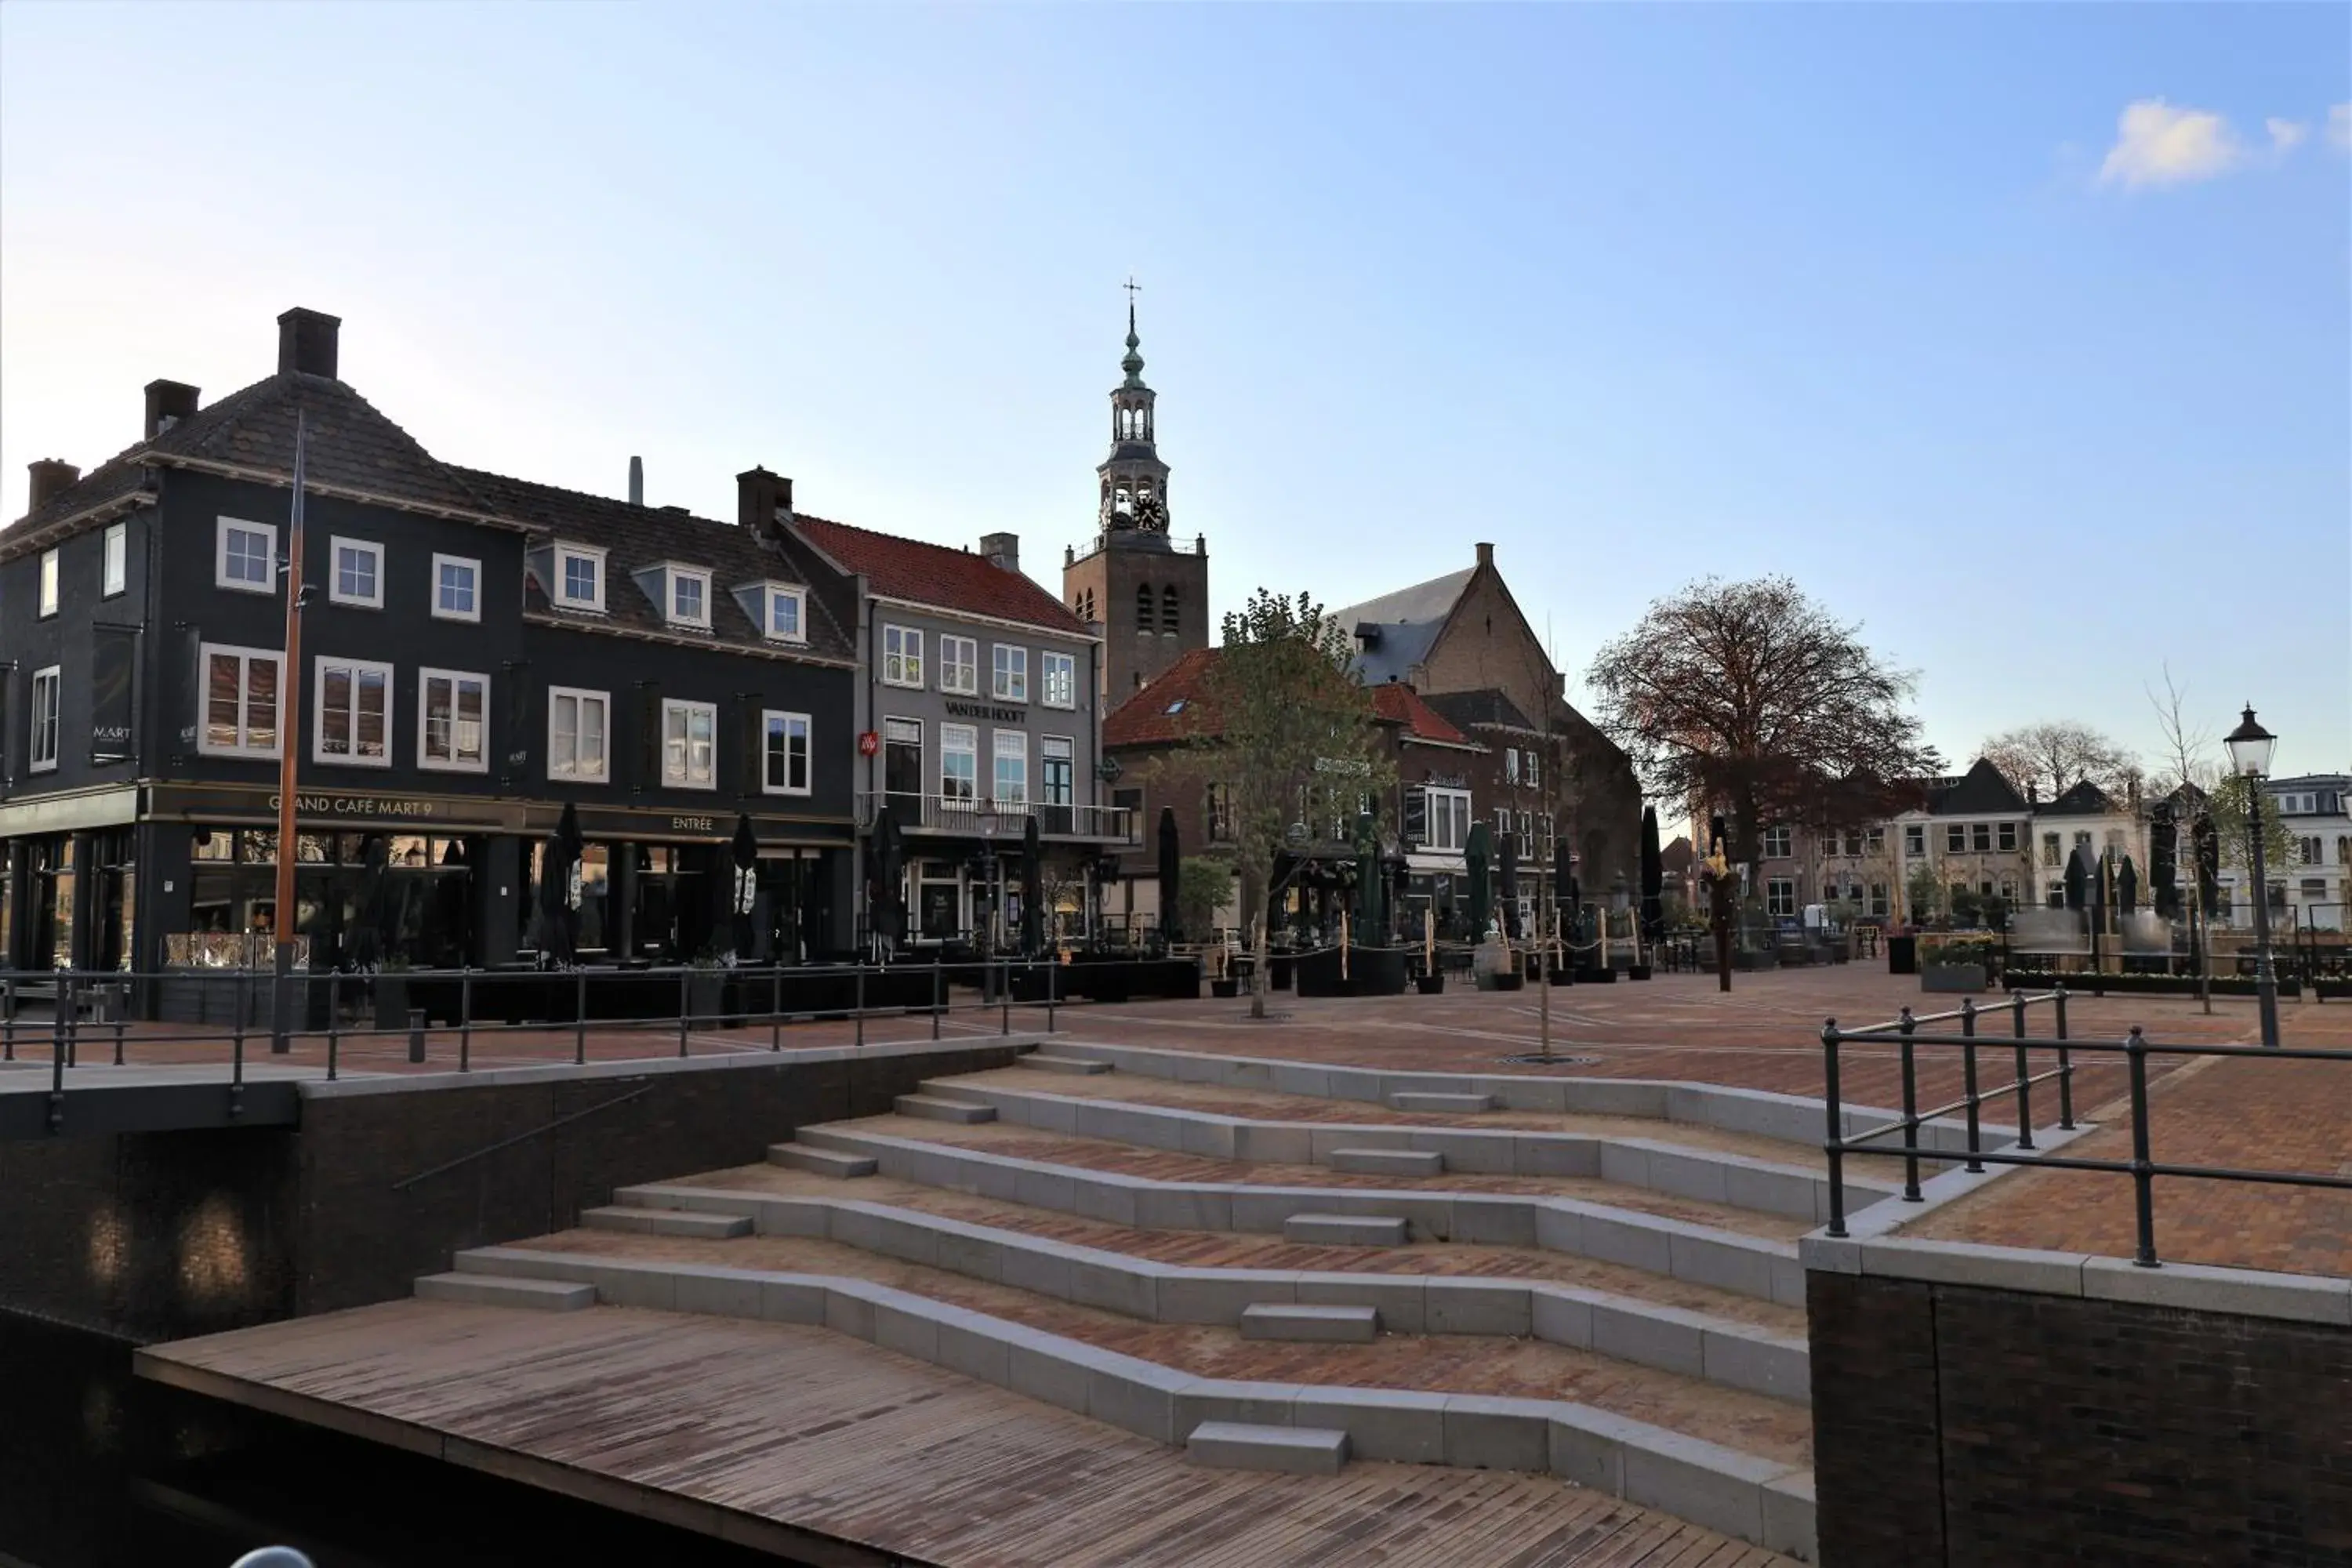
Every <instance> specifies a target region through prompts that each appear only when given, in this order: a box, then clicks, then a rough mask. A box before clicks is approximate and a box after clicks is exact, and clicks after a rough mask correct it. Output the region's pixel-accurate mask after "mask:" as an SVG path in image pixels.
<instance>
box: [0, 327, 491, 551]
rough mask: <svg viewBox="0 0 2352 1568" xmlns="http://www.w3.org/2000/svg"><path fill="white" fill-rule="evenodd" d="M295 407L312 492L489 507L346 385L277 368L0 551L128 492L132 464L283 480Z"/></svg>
mask: <svg viewBox="0 0 2352 1568" xmlns="http://www.w3.org/2000/svg"><path fill="white" fill-rule="evenodd" d="M298 412H299V414H300V415H301V416H302V417H303V419H304V421H305V423H306V425H307V426H308V437H309V439H308V442H307V451H306V453H305V457H304V461H305V464H306V467H305V469H304V472H305V475H306V477H307V479H309V482H310V484H311V485H312V486H313V487H314V488H316V489H320V490H329V491H340V492H342V493H345V494H352V495H364V496H369V497H373V498H377V499H380V500H386V501H390V502H393V503H395V504H400V505H407V506H414V507H418V508H421V509H423V510H428V511H434V512H442V513H449V512H456V513H460V514H464V515H467V516H475V517H478V516H483V515H486V514H488V512H489V510H490V508H489V507H488V505H487V504H485V502H484V501H483V499H482V498H481V497H480V496H479V495H478V494H476V493H475V492H474V491H473V490H472V489H470V488H469V487H468V486H467V484H466V483H465V481H464V480H463V479H460V478H458V476H457V470H455V469H453V468H449V467H448V466H447V465H446V464H444V463H442V462H441V461H440V460H439V459H438V458H435V457H434V456H433V455H432V454H431V453H430V452H427V451H426V450H425V448H424V447H421V446H419V445H418V444H417V441H416V438H415V437H413V436H411V435H409V433H408V432H407V431H405V430H404V429H402V428H401V427H400V426H397V425H395V424H394V423H393V422H392V421H391V420H389V419H387V418H385V417H384V416H383V415H382V414H380V413H378V412H377V411H376V409H375V407H374V405H372V404H371V403H369V402H368V400H367V399H366V398H364V397H362V396H361V395H359V394H358V393H356V392H354V391H352V389H351V388H350V387H349V386H346V385H345V384H343V383H341V382H340V381H336V380H333V379H331V378H330V377H327V376H322V375H306V374H300V373H299V372H294V371H281V372H279V373H278V374H276V375H273V376H270V377H268V379H267V380H263V381H257V382H255V383H254V384H252V385H250V386H247V387H243V388H241V389H239V390H237V391H236V392H232V393H230V394H229V395H227V396H226V397H223V398H219V399H217V400H216V401H215V402H214V403H212V404H211V405H207V406H206V407H204V408H200V409H198V410H197V411H196V412H195V413H194V414H193V415H190V416H188V417H187V418H185V419H183V420H181V421H180V422H179V423H178V424H176V425H174V426H172V428H170V429H169V430H166V431H164V432H163V434H162V435H160V436H158V437H155V438H154V439H153V440H152V441H142V442H140V443H138V444H137V445H135V446H132V447H127V448H125V449H124V450H123V451H121V452H120V453H118V454H116V455H115V456H114V457H112V458H109V459H108V460H107V461H106V462H104V463H101V464H100V465H99V467H98V468H95V469H93V470H92V471H91V472H89V473H88V474H86V475H84V476H83V477H82V478H81V479H78V480H76V481H75V482H74V483H72V484H70V485H68V486H67V487H66V489H64V490H62V491H61V492H59V493H58V495H56V496H54V497H52V498H50V500H49V501H48V503H47V505H45V506H43V507H41V508H40V509H39V510H37V511H35V512H33V513H30V514H28V515H27V516H26V517H24V518H22V519H20V520H18V521H16V523H15V524H14V525H12V526H11V527H10V528H9V530H8V531H7V532H6V533H5V535H0V550H5V551H7V552H10V553H14V552H15V551H16V549H17V548H19V547H21V546H28V545H30V544H31V542H33V539H34V536H36V535H37V534H40V533H42V532H43V531H46V530H47V529H49V528H50V527H51V526H52V525H55V524H58V523H64V522H69V521H72V520H74V519H75V518H78V517H79V516H81V515H82V514H84V513H86V512H88V511H90V510H93V509H94V508H97V507H100V506H102V505H104V504H105V503H107V502H108V501H110V500H119V499H121V497H122V496H124V495H127V494H129V493H130V492H131V491H132V490H134V489H138V487H139V484H140V469H141V468H142V467H144V466H147V465H154V466H157V467H162V468H171V467H173V466H175V465H179V464H188V465H192V466H197V467H205V466H214V467H219V468H232V469H236V470H239V471H241V472H246V473H256V474H261V475H265V476H267V477H269V478H272V479H282V480H285V481H287V482H288V483H289V484H290V483H291V482H292V479H293V473H294V425H295V416H296V415H297V413H298Z"/></svg>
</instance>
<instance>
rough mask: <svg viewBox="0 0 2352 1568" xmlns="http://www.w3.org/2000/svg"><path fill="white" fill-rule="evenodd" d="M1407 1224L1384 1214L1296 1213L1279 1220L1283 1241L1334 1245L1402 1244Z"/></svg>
mask: <svg viewBox="0 0 2352 1568" xmlns="http://www.w3.org/2000/svg"><path fill="white" fill-rule="evenodd" d="M1406 1230H1407V1226H1406V1225H1405V1222H1404V1221H1403V1220H1402V1219H1391V1218H1390V1217H1388V1216H1386V1215H1357V1214H1295V1215H1291V1216H1290V1217H1289V1218H1288V1219H1286V1220H1284V1221H1283V1222H1282V1239H1283V1240H1285V1241H1312V1242H1320V1243H1323V1244H1325V1245H1327V1246H1336V1247H1402V1246H1403V1245H1404V1244H1405V1236H1406Z"/></svg>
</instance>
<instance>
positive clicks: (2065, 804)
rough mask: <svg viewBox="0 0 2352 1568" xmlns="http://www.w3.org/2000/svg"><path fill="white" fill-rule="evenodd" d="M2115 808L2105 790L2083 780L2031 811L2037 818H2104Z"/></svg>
mask: <svg viewBox="0 0 2352 1568" xmlns="http://www.w3.org/2000/svg"><path fill="white" fill-rule="evenodd" d="M2115 808H2116V803H2115V802H2113V801H2111V800H2109V799H2108V798H2107V795H2106V792H2105V790H2103V789H2101V788H2100V787H2099V786H2098V785H2096V784H2093V783H2092V782H2091V781H2090V780H2088V779H2084V780H2083V781H2082V782H2081V783H2080V784H2076V785H2074V788H2072V789H2070V790H2068V791H2067V792H2066V793H2065V794H2064V795H2060V796H2059V797H2058V798H2057V799H2056V800H2053V801H2052V802H2051V803H2050V804H2049V805H2038V806H2036V807H2034V808H2033V809H2034V815H2036V816H2106V815H2107V814H2108V813H2109V812H2111V811H2113V810H2115Z"/></svg>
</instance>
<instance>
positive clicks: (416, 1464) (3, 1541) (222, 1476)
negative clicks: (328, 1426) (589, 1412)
mask: <svg viewBox="0 0 2352 1568" xmlns="http://www.w3.org/2000/svg"><path fill="white" fill-rule="evenodd" d="M269 1545H280V1546H293V1547H296V1548H299V1550H301V1551H303V1552H307V1553H309V1554H310V1558H311V1560H312V1561H313V1562H314V1563H317V1564H318V1568H476V1565H481V1568H488V1565H491V1564H509V1563H531V1564H537V1563H558V1562H569V1563H579V1564H583V1565H585V1564H591V1563H595V1564H602V1563H616V1564H635V1563H644V1564H648V1565H652V1564H681V1565H691V1568H753V1565H755V1564H756V1565H758V1568H776V1565H777V1564H778V1563H780V1562H782V1561H783V1560H782V1559H778V1558H774V1557H770V1556H766V1555H764V1554H760V1553H754V1552H747V1551H745V1550H743V1549H740V1548H738V1547H732V1546H728V1545H723V1544H721V1543H719V1542H712V1541H709V1540H708V1539H706V1538H704V1537H702V1536H698V1535H692V1534H688V1533H685V1532H682V1531H673V1530H669V1529H667V1528H665V1527H662V1526H659V1525H654V1524H649V1523H647V1522H646V1521H642V1520H637V1519H633V1518H628V1517H625V1516H622V1515H617V1514H614V1513H612V1512H610V1511H608V1510H603V1509H598V1508H593V1507H591V1506H588V1505H586V1504H582V1503H576V1502H572V1501H569V1500H564V1499H561V1498H556V1497H553V1496H551V1495H550V1494H548V1493H545V1492H541V1491H538V1490H535V1489H530V1488H528V1487H521V1486H517V1485H515V1484H513V1483H511V1482H506V1481H499V1480H493V1479H489V1478H488V1477H483V1476H478V1475H475V1474H473V1473H471V1472H469V1471H465V1470H460V1469H457V1468H452V1467H449V1466H446V1465H443V1464H440V1463H439V1462H438V1461H436V1460H432V1459H427V1458H423V1457H421V1456H418V1455H413V1454H403V1453H398V1452H395V1451H394V1450H391V1449H387V1448H383V1447H378V1446H376V1445H373V1444H369V1443H362V1442H360V1441H358V1440H356V1439H353V1438H347V1437H341V1436H336V1435H334V1434H332V1433H325V1432H320V1431H317V1430H315V1429H313V1428H310V1427H304V1426H295V1425H293V1424H291V1423H287V1422H283V1421H279V1420H277V1419H275V1418H271V1417H264V1416H258V1415H253V1414H252V1413H250V1412H246V1411H241V1410H236V1409H233V1408H231V1407H228V1406H226V1405H221V1404H219V1403H217V1402H215V1401H212V1400H207V1399H203V1398H199V1397H197V1396H195V1395H193V1394H182V1393H180V1392H178V1391H176V1390H173V1389H167V1388H160V1387H157V1386H156V1385H154V1384H150V1383H147V1382H145V1381H143V1380H142V1379H140V1378H136V1377H133V1376H132V1375H131V1352H130V1349H129V1347H127V1346H125V1345H122V1344H121V1343H119V1342H115V1341H111V1340H106V1339H100V1338H98V1337H96V1336H94V1335H89V1334H84V1333H79V1332H77V1331H72V1330H69V1329H62V1328H58V1327H55V1326H53V1325H50V1324H47V1323H40V1322H35V1321H29V1320H27V1319H24V1318H17V1317H11V1316H9V1315H7V1314H5V1313H0V1568H228V1565H229V1564H230V1563H234V1562H235V1561H236V1559H237V1558H238V1557H239V1556H241V1555H242V1554H244V1553H245V1552H249V1551H252V1550H253V1549H254V1548H256V1547H258V1546H269Z"/></svg>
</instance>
